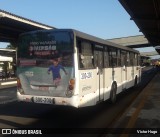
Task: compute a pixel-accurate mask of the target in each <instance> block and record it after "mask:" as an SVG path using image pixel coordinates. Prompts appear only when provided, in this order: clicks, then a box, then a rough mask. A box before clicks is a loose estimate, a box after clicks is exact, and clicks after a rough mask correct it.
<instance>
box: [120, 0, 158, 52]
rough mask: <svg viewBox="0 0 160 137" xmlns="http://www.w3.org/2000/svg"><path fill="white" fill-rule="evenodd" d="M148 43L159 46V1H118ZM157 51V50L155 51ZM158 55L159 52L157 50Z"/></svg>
mask: <svg viewBox="0 0 160 137" xmlns="http://www.w3.org/2000/svg"><path fill="white" fill-rule="evenodd" d="M119 2H120V3H121V5H122V6H123V7H124V8H125V10H126V11H127V12H128V13H129V15H130V16H131V20H134V22H135V23H136V25H137V26H138V28H139V30H140V32H142V33H143V34H144V35H145V37H146V38H147V39H148V41H149V42H150V43H151V44H152V45H153V46H154V47H155V46H158V45H160V0H119ZM156 50H157V49H156ZM157 52H159V54H160V50H157Z"/></svg>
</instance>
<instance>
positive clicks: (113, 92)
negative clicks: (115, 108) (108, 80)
mask: <svg viewBox="0 0 160 137" xmlns="http://www.w3.org/2000/svg"><path fill="white" fill-rule="evenodd" d="M116 93H117V84H116V83H115V82H114V83H113V84H112V88H111V93H110V101H111V103H113V104H114V103H115V102H116Z"/></svg>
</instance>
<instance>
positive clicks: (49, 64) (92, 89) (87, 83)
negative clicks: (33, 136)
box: [17, 29, 141, 108]
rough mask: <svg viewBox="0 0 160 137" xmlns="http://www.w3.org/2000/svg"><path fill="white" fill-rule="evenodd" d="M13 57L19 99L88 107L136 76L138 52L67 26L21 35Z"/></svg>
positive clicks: (111, 95) (133, 82)
mask: <svg viewBox="0 0 160 137" xmlns="http://www.w3.org/2000/svg"><path fill="white" fill-rule="evenodd" d="M17 56H18V59H17V76H18V80H17V96H18V99H19V101H25V102H33V103H43V104H54V105H67V106H74V107H77V108H78V107H85V106H93V105H96V104H97V103H99V102H101V101H105V100H107V99H110V100H111V101H112V102H115V101H116V95H117V94H118V93H120V92H122V91H123V90H125V89H128V88H130V87H133V86H135V85H137V84H138V83H139V82H140V79H141V69H140V65H139V63H140V62H139V60H140V54H139V52H138V51H136V50H133V49H131V48H127V47H124V46H120V45H117V44H114V43H111V42H108V41H106V40H103V39H100V38H97V37H94V36H91V35H88V34H85V33H82V32H80V31H77V30H72V29H54V30H39V31H34V32H28V33H25V34H22V35H21V36H20V38H19V46H18V55H17Z"/></svg>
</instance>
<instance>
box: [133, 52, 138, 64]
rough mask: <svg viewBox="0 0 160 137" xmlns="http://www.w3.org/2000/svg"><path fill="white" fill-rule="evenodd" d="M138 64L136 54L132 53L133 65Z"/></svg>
mask: <svg viewBox="0 0 160 137" xmlns="http://www.w3.org/2000/svg"><path fill="white" fill-rule="evenodd" d="M137 65H138V60H137V54H134V66H137Z"/></svg>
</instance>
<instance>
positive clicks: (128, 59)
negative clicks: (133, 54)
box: [127, 52, 131, 66]
mask: <svg viewBox="0 0 160 137" xmlns="http://www.w3.org/2000/svg"><path fill="white" fill-rule="evenodd" d="M130 65H131V64H130V53H129V52H127V66H130Z"/></svg>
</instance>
